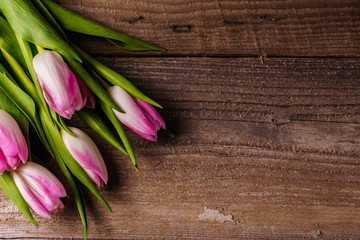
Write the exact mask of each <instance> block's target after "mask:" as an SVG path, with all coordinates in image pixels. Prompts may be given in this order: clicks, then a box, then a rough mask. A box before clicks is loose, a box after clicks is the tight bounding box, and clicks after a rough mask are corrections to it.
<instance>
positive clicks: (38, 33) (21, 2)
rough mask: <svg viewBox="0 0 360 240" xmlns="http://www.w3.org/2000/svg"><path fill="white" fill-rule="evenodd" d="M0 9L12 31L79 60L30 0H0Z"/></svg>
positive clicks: (37, 43) (30, 40)
mask: <svg viewBox="0 0 360 240" xmlns="http://www.w3.org/2000/svg"><path fill="white" fill-rule="evenodd" d="M0 9H1V10H2V13H3V14H4V16H5V18H6V19H7V20H8V22H9V24H10V26H11V27H12V29H13V30H14V32H16V33H17V34H18V35H20V36H21V37H22V38H23V39H25V40H27V41H29V42H32V43H34V44H36V45H39V46H41V47H43V48H49V49H52V50H55V51H57V52H59V53H61V54H62V55H64V56H67V57H69V58H73V59H76V60H78V61H80V62H81V59H80V57H79V56H78V55H77V54H76V52H75V51H74V50H73V49H72V48H71V46H70V45H69V43H68V42H66V41H65V40H64V39H62V38H61V36H60V35H59V34H58V33H57V32H56V30H55V29H53V28H52V26H51V25H50V24H49V23H48V22H47V21H46V19H45V18H44V17H43V16H42V15H41V14H40V13H39V11H38V10H37V9H36V7H35V6H34V5H33V4H32V2H31V1H30V0H0Z"/></svg>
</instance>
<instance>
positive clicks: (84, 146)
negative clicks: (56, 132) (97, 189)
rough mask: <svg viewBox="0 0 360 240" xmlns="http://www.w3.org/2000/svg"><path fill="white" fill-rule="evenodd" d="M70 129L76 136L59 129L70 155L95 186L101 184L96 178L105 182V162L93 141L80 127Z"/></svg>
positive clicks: (106, 177) (106, 175)
mask: <svg viewBox="0 0 360 240" xmlns="http://www.w3.org/2000/svg"><path fill="white" fill-rule="evenodd" d="M70 130H71V131H72V132H73V133H74V134H75V135H76V136H77V137H73V136H71V135H70V134H69V133H67V132H65V131H64V130H62V131H61V135H62V138H63V141H64V143H65V145H66V147H67V148H68V150H69V152H70V153H71V155H72V156H73V157H74V159H75V160H76V161H77V162H78V163H79V164H80V166H81V167H82V168H83V169H84V170H85V171H86V172H87V174H88V175H89V177H90V178H91V179H92V180H93V181H94V183H95V184H96V185H97V186H99V185H101V184H99V182H101V181H100V180H99V179H98V178H101V180H102V181H104V182H105V183H107V181H108V174H107V170H106V166H105V162H104V159H103V158H102V156H101V154H100V151H99V149H98V148H97V146H96V145H95V143H94V142H93V141H92V140H91V138H90V137H89V136H88V135H86V134H85V133H84V132H83V131H81V130H80V129H77V128H74V127H70Z"/></svg>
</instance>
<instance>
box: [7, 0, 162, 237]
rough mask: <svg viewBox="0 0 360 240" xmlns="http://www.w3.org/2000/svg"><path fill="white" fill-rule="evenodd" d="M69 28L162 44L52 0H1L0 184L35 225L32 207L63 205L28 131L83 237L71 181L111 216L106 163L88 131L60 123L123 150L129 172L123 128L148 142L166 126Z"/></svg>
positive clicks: (136, 45) (125, 41) (79, 202)
mask: <svg viewBox="0 0 360 240" xmlns="http://www.w3.org/2000/svg"><path fill="white" fill-rule="evenodd" d="M68 31H72V32H78V33H82V34H87V35H92V36H98V37H103V38H105V39H107V40H109V41H110V42H111V43H113V44H115V45H117V46H119V47H120V48H123V49H126V50H130V51H148V50H155V51H164V49H162V48H161V47H158V46H155V45H152V44H150V43H146V42H143V41H140V40H137V39H135V38H132V37H129V36H126V35H124V34H121V33H118V32H116V31H113V30H112V29H110V28H108V27H105V26H103V25H101V24H99V23H96V22H94V21H92V20H89V19H87V18H85V17H83V16H81V15H79V14H76V13H74V12H72V11H70V10H68V9H66V8H63V7H61V6H60V5H58V4H56V3H54V2H52V1H50V0H0V52H1V53H0V174H1V175H0V187H1V188H2V189H3V191H4V192H5V193H6V194H7V195H8V196H9V198H10V199H11V200H12V201H13V202H14V203H15V204H16V205H17V206H18V208H19V209H20V210H21V211H22V212H23V214H24V215H25V216H26V217H27V218H28V219H29V220H30V221H31V222H32V223H33V224H35V225H37V223H36V221H35V219H34V218H33V216H32V214H31V211H30V210H32V211H33V212H35V213H36V214H38V215H39V216H42V217H46V218H49V217H50V216H51V215H50V213H53V212H57V211H59V210H61V209H62V208H63V207H64V206H63V204H62V201H61V200H60V198H62V197H64V196H66V190H65V188H64V187H63V185H62V183H61V182H60V181H59V180H58V179H57V178H56V177H55V176H54V175H53V174H52V173H51V172H50V171H49V170H47V169H46V168H45V167H44V166H43V165H44V163H43V162H41V161H39V160H38V158H37V157H36V156H35V155H34V154H33V153H32V151H31V148H30V139H29V130H30V128H33V129H34V130H35V132H36V134H37V136H38V137H39V139H40V140H41V142H42V144H43V145H44V147H45V148H46V150H47V151H48V152H49V154H50V155H51V156H52V157H53V158H54V159H55V160H56V162H57V163H58V166H59V168H60V169H61V170H62V172H63V174H64V176H65V178H66V180H67V182H68V186H69V188H70V190H71V192H72V196H73V198H74V200H75V203H76V206H77V208H78V211H79V214H80V217H81V219H82V222H83V225H84V233H85V234H84V235H85V238H86V237H87V232H88V226H87V225H88V224H87V215H86V208H85V204H84V199H83V196H82V193H81V191H80V186H79V184H80V183H81V184H83V185H85V186H86V187H87V188H88V189H89V190H90V191H91V192H92V193H93V194H94V195H95V196H96V197H97V198H98V199H99V200H100V201H101V202H102V203H103V204H104V205H105V206H106V207H107V208H108V209H109V211H110V212H112V210H111V208H110V206H109V204H108V203H107V202H106V200H105V199H104V198H103V197H102V195H101V194H100V192H99V188H100V187H102V186H103V185H104V184H106V183H107V181H108V173H107V169H106V162H105V161H104V159H103V157H102V156H101V154H100V151H99V149H98V148H97V146H96V145H95V143H94V142H93V141H92V140H91V139H90V137H89V136H88V135H86V134H85V133H84V132H83V131H81V130H80V129H78V128H74V127H70V126H67V123H66V121H65V120H64V119H71V117H72V116H73V115H74V114H76V115H77V116H78V117H79V118H80V119H81V120H82V121H83V122H84V123H85V124H87V125H88V126H89V127H90V128H92V129H93V130H94V131H95V132H97V133H98V134H99V135H100V136H102V137H103V138H104V139H105V140H107V141H108V142H109V143H110V144H112V145H113V146H114V147H116V148H117V149H119V150H120V151H122V152H123V153H124V154H126V155H128V156H129V158H130V159H131V161H132V163H133V165H134V167H135V169H136V170H138V165H137V163H136V159H135V154H134V152H133V149H132V147H131V144H130V142H129V139H128V137H127V135H126V132H125V130H124V127H125V128H128V129H130V130H131V131H133V132H134V133H136V134H137V135H139V136H141V137H142V138H144V139H147V140H149V141H156V140H157V132H158V131H159V130H160V129H161V128H162V129H165V122H164V120H163V119H162V117H161V116H160V115H159V113H158V112H157V111H156V110H155V108H154V106H155V107H159V108H161V106H160V105H159V104H158V103H156V102H155V101H154V100H152V99H150V98H149V97H147V96H146V95H145V94H143V93H142V92H140V91H139V90H138V89H137V88H136V87H135V86H134V85H133V84H132V83H131V82H130V81H128V80H127V79H126V78H124V77H123V76H122V75H120V74H119V73H117V72H115V71H113V70H112V69H110V68H108V67H106V66H105V65H103V64H102V63H100V62H98V61H97V60H95V59H94V58H92V57H91V56H89V55H88V54H87V53H86V52H84V51H83V50H82V49H80V48H79V47H78V46H76V45H75V44H74V43H72V42H70V41H69V39H68V37H67V36H66V33H67V32H68ZM107 119H108V120H109V121H108V120H107ZM108 122H109V123H111V124H112V126H109V125H108ZM113 129H115V130H116V131H113ZM114 132H116V134H117V135H118V136H116V134H114Z"/></svg>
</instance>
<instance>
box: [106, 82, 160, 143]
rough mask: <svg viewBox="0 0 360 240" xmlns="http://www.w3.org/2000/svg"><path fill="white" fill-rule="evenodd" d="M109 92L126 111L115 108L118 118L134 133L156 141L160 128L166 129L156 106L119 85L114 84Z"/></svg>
mask: <svg viewBox="0 0 360 240" xmlns="http://www.w3.org/2000/svg"><path fill="white" fill-rule="evenodd" d="M108 92H109V94H110V96H111V98H112V99H113V100H114V102H115V103H116V104H117V105H118V106H119V107H120V109H122V110H123V111H124V113H120V112H118V111H116V110H113V111H114V113H115V115H116V116H117V118H118V119H119V120H120V122H122V123H123V124H124V125H125V126H127V127H128V128H129V129H130V130H132V131H133V132H134V133H136V134H138V135H139V136H140V137H142V138H145V139H147V140H149V141H153V142H155V141H156V139H157V132H158V131H159V130H160V128H163V129H165V122H164V120H163V119H162V117H161V116H160V114H159V113H158V112H157V111H156V110H155V108H154V107H153V106H152V105H151V104H149V103H147V102H145V101H143V100H140V99H137V98H133V97H132V96H130V94H128V93H127V92H126V91H125V90H124V89H122V88H121V87H119V86H113V87H110V88H109V89H108Z"/></svg>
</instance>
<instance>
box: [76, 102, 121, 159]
mask: <svg viewBox="0 0 360 240" xmlns="http://www.w3.org/2000/svg"><path fill="white" fill-rule="evenodd" d="M76 114H77V116H78V117H79V118H80V119H81V120H82V121H83V122H85V123H86V124H87V125H88V126H89V127H91V128H92V129H93V130H94V131H95V132H97V133H98V134H100V135H101V136H102V137H103V138H105V139H106V140H107V141H108V142H109V143H110V144H111V145H113V146H114V147H116V148H117V149H119V150H120V151H122V152H123V153H124V154H126V155H128V153H127V152H126V150H125V149H124V148H123V146H122V145H121V144H120V142H119V141H118V140H117V139H116V137H115V136H114V135H113V133H112V131H111V129H110V128H109V127H108V125H107V124H106V123H105V121H104V120H103V119H102V118H101V116H100V115H99V114H98V113H97V111H96V110H93V109H89V108H83V109H81V110H80V111H78V112H76Z"/></svg>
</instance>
